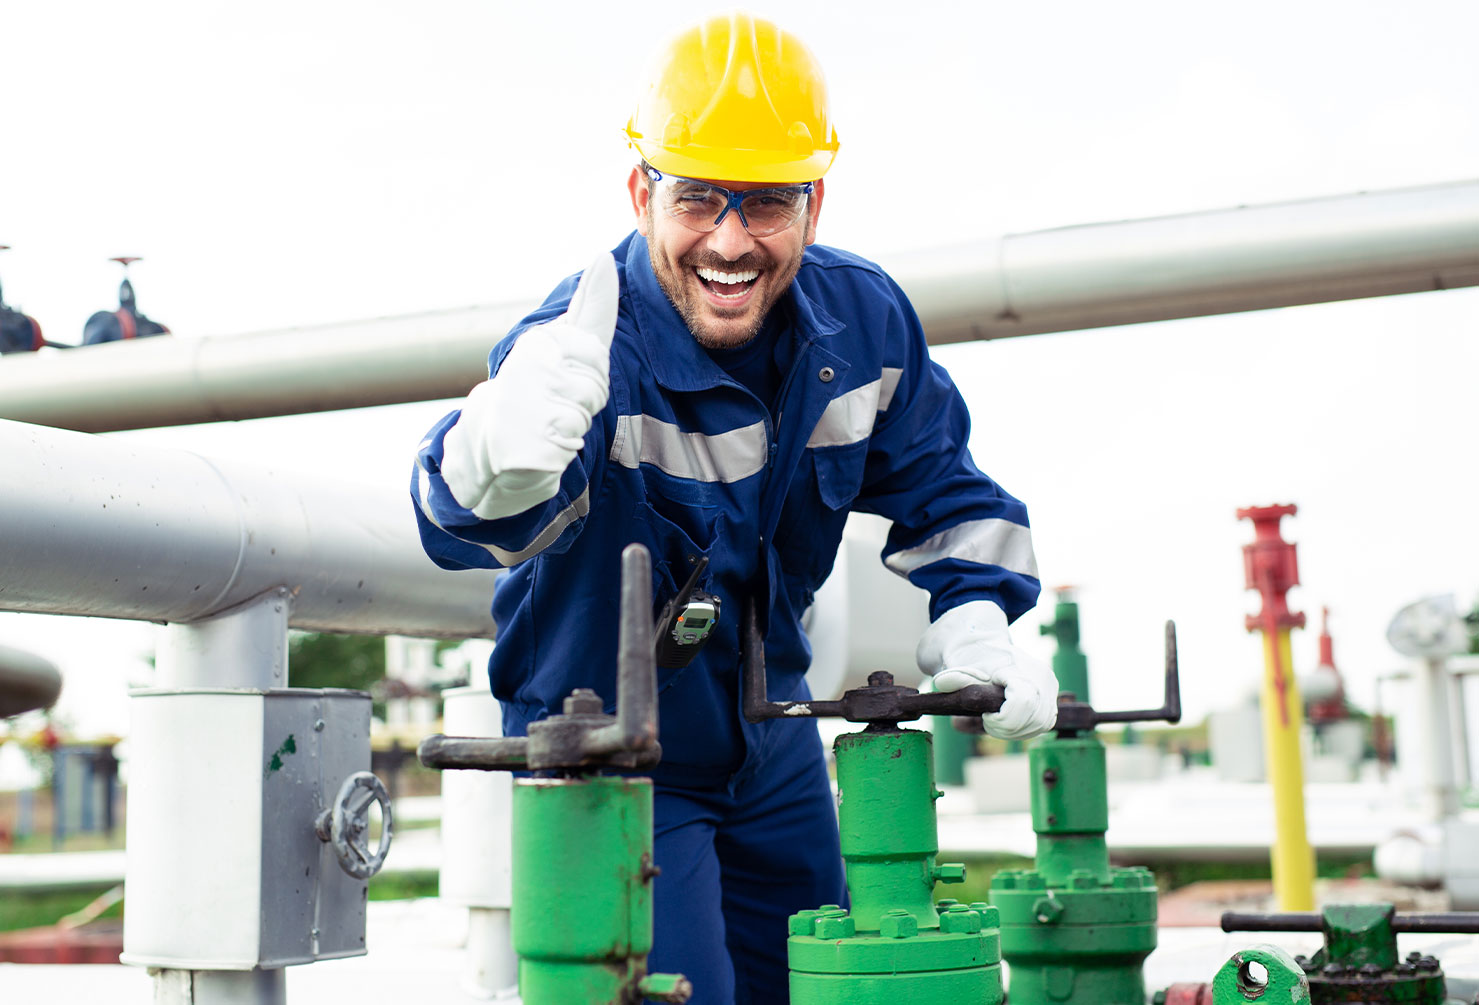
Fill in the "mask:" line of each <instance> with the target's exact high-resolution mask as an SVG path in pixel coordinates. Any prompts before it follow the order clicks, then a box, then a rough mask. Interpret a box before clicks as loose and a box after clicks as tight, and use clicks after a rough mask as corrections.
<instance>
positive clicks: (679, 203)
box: [656, 175, 807, 237]
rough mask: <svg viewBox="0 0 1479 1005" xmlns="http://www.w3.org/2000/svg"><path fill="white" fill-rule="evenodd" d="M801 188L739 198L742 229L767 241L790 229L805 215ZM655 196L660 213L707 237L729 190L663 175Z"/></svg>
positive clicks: (751, 193)
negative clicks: (743, 224) (660, 209)
mask: <svg viewBox="0 0 1479 1005" xmlns="http://www.w3.org/2000/svg"><path fill="white" fill-rule="evenodd" d="M806 189H807V186H805V185H788V186H786V187H784V188H757V189H752V190H751V191H749V192H744V193H741V194H740V204H739V209H740V214H741V216H742V217H743V218H744V223H745V229H746V230H748V231H749V232H750V233H751V234H752V235H753V236H755V237H769V236H770V235H771V234H777V233H779V232H781V231H783V230H785V229H786V228H787V227H789V226H791V225H792V224H793V223H795V222H796V221H797V220H798V219H800V217H801V214H802V213H804V212H805V211H806V194H807V193H806ZM656 196H657V199H658V204H659V205H660V206H661V207H662V209H663V212H665V213H667V214H668V216H671V217H672V218H673V219H675V220H677V221H678V222H679V223H681V224H683V225H684V226H685V227H687V228H689V229H690V230H697V231H699V232H701V233H707V232H709V231H711V230H713V229H714V228H715V227H716V226H717V225H716V223H715V222H714V221H716V220H718V219H719V217H720V216H721V215H722V214H723V213H724V211H725V209H726V208H727V207H728V206H729V190H728V189H724V188H720V187H719V186H718V185H709V184H707V183H705V182H701V181H693V180H692V179H690V178H678V177H674V176H672V175H666V176H664V177H663V178H662V179H661V180H659V181H658V182H657V191H656Z"/></svg>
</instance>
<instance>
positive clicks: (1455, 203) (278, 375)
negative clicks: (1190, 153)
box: [0, 181, 1479, 432]
mask: <svg viewBox="0 0 1479 1005" xmlns="http://www.w3.org/2000/svg"><path fill="white" fill-rule="evenodd" d="M884 264H885V265H887V266H889V267H890V270H891V271H892V272H893V273H894V275H895V276H896V277H897V278H898V280H899V282H900V285H902V286H903V288H904V290H905V291H906V292H907V293H908V294H909V297H910V299H911V301H912V302H913V304H914V307H915V309H916V310H917V311H918V313H919V316H920V320H921V321H922V322H923V324H924V329H925V333H926V335H927V336H928V338H929V341H930V342H931V343H933V344H936V345H938V344H944V343H951V342H966V341H972V340H978V339H996V338H1008V337H1012V336H1017V335H1035V334H1042V333H1046V332H1057V331H1078V330H1082V329H1085V328H1098V327H1104V326H1109V325H1122V324H1133V323H1138V322H1146V321H1164V320H1169V319H1172V318H1184V317H1196V316H1201V315H1209V314H1227V313H1234V312H1239V311H1252V310H1261V309H1265V308H1271V307H1287V306H1292V305H1295V304H1310V303H1320V302H1324V301H1331V300H1350V299H1356V298H1360V297H1375V296H1386V295H1390V294H1396V293H1418V292H1425V291H1431V290H1444V289H1453V288H1457V287H1463V286H1475V285H1479V181H1462V182H1451V183H1446V184H1439V185H1426V186H1420V187H1415V188H1403V189H1391V190H1387V191H1383V192H1365V193H1359V194H1356V195H1345V196H1334V197H1325V198H1318V199H1305V200H1300V201H1293V202H1282V203H1271V204H1267V205H1262V206H1242V207H1237V208H1234V209H1222V210H1213V211H1208V212H1199V213H1187V214H1183V215H1177V216H1163V217H1155V218H1151V219H1143V220H1128V221H1119V222H1112V223H1097V224H1087V225H1081V226H1073V227H1063V228H1059V229H1054V230H1042V231H1036V232H1033V233H1026V234H1009V235H1006V236H1004V237H1000V238H997V239H995V240H993V241H988V242H984V243H982V244H977V245H971V246H966V247H960V248H950V249H941V250H939V251H936V252H931V253H927V254H922V255H914V256H910V257H907V258H900V259H897V260H893V261H888V262H885V263H884ZM534 306H535V301H533V300H531V301H528V302H522V303H515V304H505V305H501V306H493V307H474V308H466V309H461V310H449V311H437V312H432V313H427V314H416V315H409V316H405V317H396V318H382V319H379V320H373V321H363V322H357V323H347V324H339V325H331V326H325V327H318V328H295V329H291V330H288V331H275V332H260V333H256V334H248V335H236V336H220V337H211V338H180V337H175V336H163V337H160V338H153V339H146V340H142V341H133V342H118V343H110V344H104V345H96V346H89V347H87V348H86V349H85V350H79V351H76V352H69V353H35V354H26V355H24V356H12V357H9V358H7V359H6V360H5V365H4V366H0V417H4V418H10V419H17V420H20V421H24V422H34V423H40V424H43V425H50V426H59V427H63V428H68V429H77V430H82V431H85V432H108V431H112V430H120V429H143V428H150V427H156V426H165V425H186V424H190V423H197V422H215V421H221V420H227V419H253V418H261V417H264V416H271V415H296V414H301V413H306V412H319V411H329V410H333V409H343V408H358V407H365V406H371V405H389V404H396V403H400V402H408V401H429V400H435V399H438V398H456V397H461V396H462V395H463V394H466V393H467V391H468V389H469V388H471V387H472V386H473V385H474V384H475V383H477V382H478V381H480V380H482V379H483V378H484V377H485V376H487V354H488V350H489V348H490V347H491V346H492V345H493V343H494V342H495V341H496V340H497V339H498V338H500V337H501V336H502V335H503V334H504V333H505V332H506V331H508V329H509V328H510V327H511V326H512V325H513V324H514V323H515V322H516V321H517V320H518V319H519V318H520V317H522V316H523V315H524V314H526V313H527V312H528V311H529V310H531V309H532V308H533V307H534Z"/></svg>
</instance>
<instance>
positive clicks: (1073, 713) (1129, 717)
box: [1053, 621, 1181, 736]
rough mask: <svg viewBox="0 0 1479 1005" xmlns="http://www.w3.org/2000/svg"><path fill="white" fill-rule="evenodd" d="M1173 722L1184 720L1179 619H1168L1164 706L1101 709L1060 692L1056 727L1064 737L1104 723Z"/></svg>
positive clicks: (1056, 730)
mask: <svg viewBox="0 0 1479 1005" xmlns="http://www.w3.org/2000/svg"><path fill="white" fill-rule="evenodd" d="M1160 721H1164V722H1170V723H1177V722H1180V721H1181V671H1180V660H1179V658H1178V657H1177V654H1176V622H1174V621H1167V622H1166V699H1165V702H1164V703H1163V704H1162V705H1161V707H1160V708H1146V709H1138V710H1136V711H1131V712H1100V711H1099V710H1097V709H1096V708H1094V706H1092V705H1090V704H1088V703H1086V702H1081V701H1077V700H1076V699H1075V698H1074V696H1073V695H1072V694H1069V693H1067V692H1065V693H1063V694H1060V695H1058V724H1057V725H1056V726H1054V727H1053V729H1054V731H1055V732H1057V733H1058V735H1060V736H1072V735H1073V734H1075V733H1081V732H1084V731H1086V730H1090V729H1093V728H1094V727H1095V726H1097V725H1099V724H1100V723H1101V722H1160Z"/></svg>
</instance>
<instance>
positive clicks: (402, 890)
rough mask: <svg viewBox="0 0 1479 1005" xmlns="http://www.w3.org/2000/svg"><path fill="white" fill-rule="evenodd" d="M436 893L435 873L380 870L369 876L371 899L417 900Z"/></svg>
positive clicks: (433, 895)
mask: <svg viewBox="0 0 1479 1005" xmlns="http://www.w3.org/2000/svg"><path fill="white" fill-rule="evenodd" d="M436 895H437V874H436V872H434V871H431V872H415V871H413V872H381V873H376V874H375V875H374V876H371V877H370V899H371V900H419V899H421V898H423V897H435V896H436Z"/></svg>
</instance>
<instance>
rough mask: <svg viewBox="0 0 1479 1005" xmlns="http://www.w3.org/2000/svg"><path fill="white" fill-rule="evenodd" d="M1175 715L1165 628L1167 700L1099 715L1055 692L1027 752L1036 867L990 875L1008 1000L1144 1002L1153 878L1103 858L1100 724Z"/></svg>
mask: <svg viewBox="0 0 1479 1005" xmlns="http://www.w3.org/2000/svg"><path fill="white" fill-rule="evenodd" d="M1180 716H1181V708H1180V689H1179V680H1178V674H1177V663H1176V641H1175V631H1174V628H1173V627H1172V626H1171V625H1170V624H1168V625H1167V626H1166V703H1165V705H1164V706H1163V707H1162V708H1159V709H1150V710H1145V711H1139V712H1098V711H1096V710H1094V709H1093V708H1091V707H1090V706H1089V705H1088V704H1086V703H1084V702H1080V701H1075V700H1073V699H1072V696H1071V695H1069V694H1068V693H1067V692H1063V693H1061V694H1060V696H1059V703H1058V724H1057V726H1056V728H1055V732H1053V733H1050V734H1048V735H1047V736H1044V737H1043V738H1042V739H1041V740H1039V741H1037V742H1036V743H1035V744H1034V745H1033V746H1032V747H1031V748H1030V749H1029V751H1028V755H1027V760H1028V765H1029V773H1030V785H1031V796H1032V829H1033V830H1034V831H1036V832H1037V859H1036V862H1035V868H1033V869H1026V870H1010V869H1007V870H1002V871H1001V872H998V873H997V874H996V875H995V876H994V877H992V880H991V894H990V899H991V903H992V904H993V905H994V906H995V907H997V908H998V909H999V910H1000V912H1001V952H1002V958H1003V959H1004V960H1006V962H1007V965H1008V967H1009V968H1010V971H1011V982H1010V988H1009V990H1010V992H1011V998H1012V1001H1014V1002H1031V1003H1039V1005H1051V1003H1060V1002H1061V1003H1065V1005H1143V1003H1144V1002H1145V999H1146V995H1145V977H1144V974H1143V972H1142V965H1143V964H1144V962H1145V958H1146V957H1147V956H1149V955H1150V953H1151V951H1152V950H1154V949H1155V945H1156V887H1155V878H1154V877H1153V876H1152V875H1151V874H1150V873H1149V872H1148V871H1147V870H1145V869H1140V868H1132V869H1118V868H1112V867H1111V866H1110V864H1109V850H1108V847H1107V845H1106V844H1105V840H1104V834H1105V831H1106V830H1107V829H1108V827H1109V797H1108V795H1107V793H1106V789H1105V785H1106V781H1105V764H1104V744H1103V743H1101V742H1100V741H1099V738H1098V737H1097V736H1096V735H1095V734H1094V732H1093V728H1094V726H1095V725H1097V724H1098V723H1100V722H1106V721H1107V722H1132V721H1144V720H1147V719H1169V720H1171V721H1173V722H1174V721H1176V720H1177V719H1179V718H1180Z"/></svg>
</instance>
